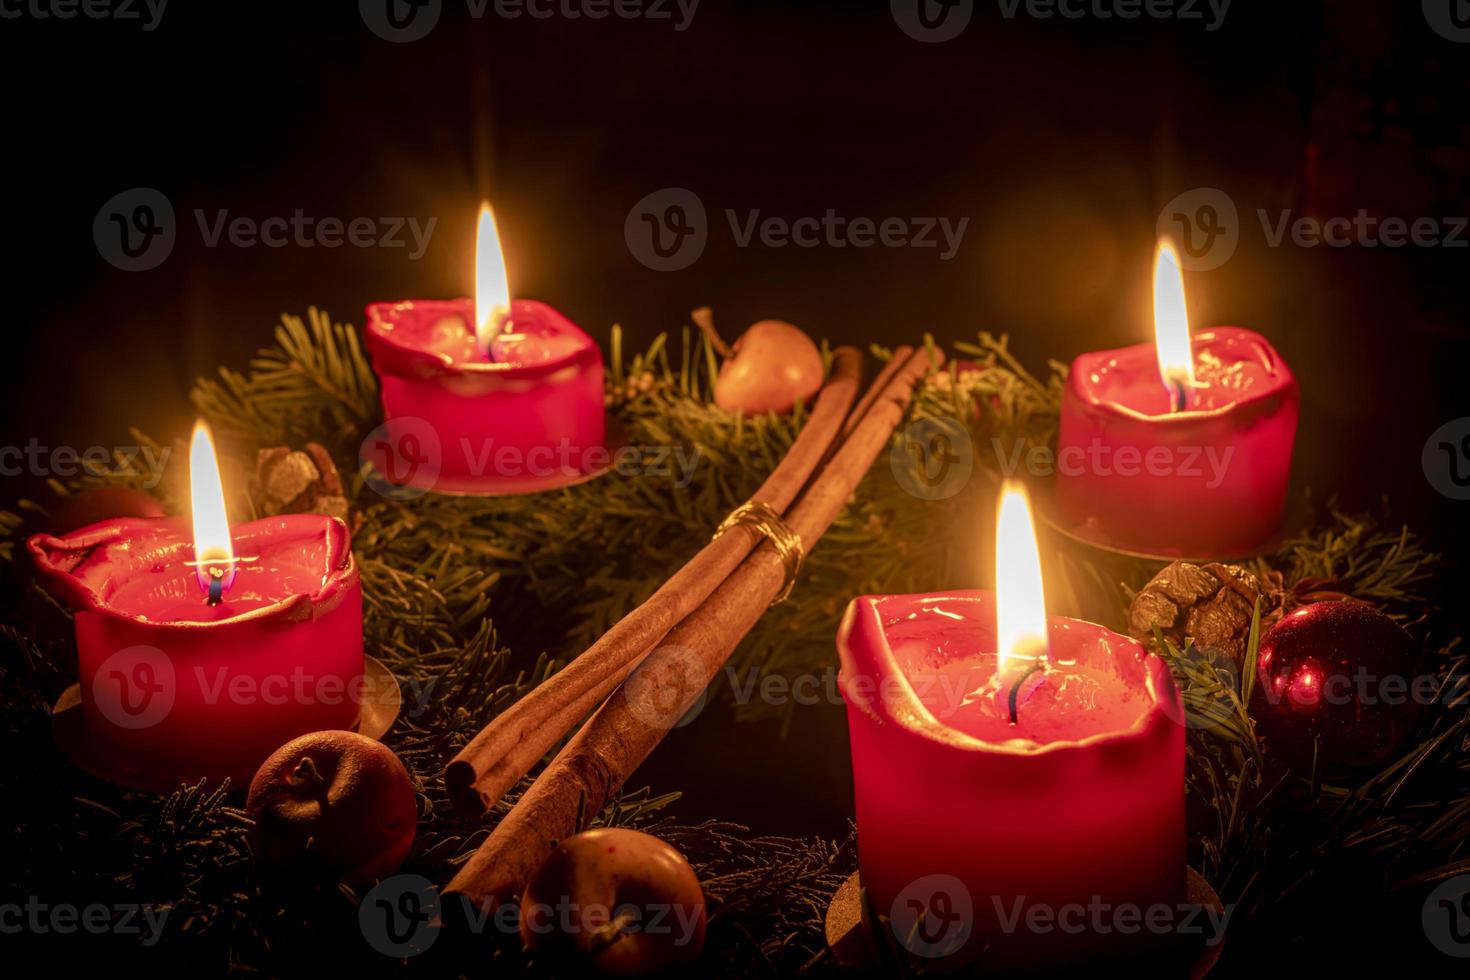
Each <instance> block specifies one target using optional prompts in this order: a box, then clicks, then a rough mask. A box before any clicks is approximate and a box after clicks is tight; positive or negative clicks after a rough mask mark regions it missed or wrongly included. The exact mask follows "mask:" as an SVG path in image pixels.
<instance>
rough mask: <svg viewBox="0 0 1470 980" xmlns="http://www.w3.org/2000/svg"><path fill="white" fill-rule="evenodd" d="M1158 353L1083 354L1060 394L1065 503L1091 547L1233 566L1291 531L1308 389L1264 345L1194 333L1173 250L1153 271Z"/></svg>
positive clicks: (1241, 334)
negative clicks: (1295, 449) (1301, 407)
mask: <svg viewBox="0 0 1470 980" xmlns="http://www.w3.org/2000/svg"><path fill="white" fill-rule="evenodd" d="M1154 276H1155V278H1154V320H1155V334H1156V339H1155V343H1154V344H1140V345H1137V346H1133V347H1124V348H1122V349H1119V350H1110V351H1101V352H1097V353H1091V354H1083V355H1082V356H1080V357H1078V358H1077V359H1076V361H1074V362H1073V364H1072V370H1071V374H1070V376H1069V378H1068V381H1067V386H1066V389H1065V390H1064V392H1063V394H1062V409H1061V428H1060V432H1059V434H1058V438H1057V483H1056V502H1057V508H1058V510H1059V511H1060V513H1061V516H1062V517H1063V518H1064V519H1065V520H1066V521H1067V522H1068V523H1069V524H1071V525H1072V526H1073V527H1074V528H1075V529H1076V530H1077V531H1078V532H1079V533H1080V534H1082V536H1084V537H1088V538H1092V539H1094V540H1096V541H1098V542H1100V543H1102V544H1105V545H1108V546H1111V547H1116V548H1120V549H1123V550H1127V551H1137V552H1144V553H1148V554H1155V555H1161V556H1174V557H1181V556H1188V557H1205V558H1211V557H1226V556H1230V555H1241V554H1247V553H1249V552H1251V551H1252V550H1254V549H1257V548H1259V547H1262V546H1264V545H1266V544H1267V543H1269V542H1270V540H1271V539H1272V538H1273V537H1274V536H1275V535H1276V534H1277V532H1278V531H1279V529H1280V526H1281V520H1282V515H1283V513H1284V511H1285V508H1286V492H1287V481H1288V478H1289V476H1290V471H1291V452H1292V444H1293V442H1294V441H1295V439H1296V423H1297V414H1298V403H1299V396H1298V392H1297V384H1296V379H1295V378H1294V377H1293V376H1292V373H1291V370H1290V369H1289V368H1288V367H1287V366H1286V362H1285V361H1283V360H1282V359H1281V355H1280V354H1278V353H1277V352H1276V350H1275V349H1274V348H1273V347H1272V346H1271V345H1270V344H1269V343H1267V342H1266V339H1265V338H1264V337H1262V336H1260V335H1259V334H1257V333H1255V332H1253V331H1250V330H1245V329H1243V328H1240V327H1217V328H1215V329H1213V330H1208V331H1204V332H1202V333H1199V334H1197V335H1195V336H1194V337H1193V338H1192V339H1191V337H1190V335H1189V320H1188V315H1187V311H1186V307H1185V300H1184V283H1183V277H1182V274H1181V273H1180V270H1179V263H1178V257H1177V255H1176V253H1175V252H1174V250H1173V246H1171V245H1169V244H1167V243H1164V244H1161V246H1160V248H1159V253H1158V257H1157V260H1156V262H1155V273H1154Z"/></svg>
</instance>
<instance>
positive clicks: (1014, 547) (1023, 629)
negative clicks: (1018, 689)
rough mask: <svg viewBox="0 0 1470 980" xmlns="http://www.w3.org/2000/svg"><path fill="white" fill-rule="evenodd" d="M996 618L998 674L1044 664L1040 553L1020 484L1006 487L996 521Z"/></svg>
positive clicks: (1002, 488) (1045, 635)
mask: <svg viewBox="0 0 1470 980" xmlns="http://www.w3.org/2000/svg"><path fill="white" fill-rule="evenodd" d="M995 620H996V623H995V625H996V630H995V639H996V648H995V649H996V658H997V666H996V672H997V674H1000V675H1006V674H1010V673H1014V672H1017V671H1019V670H1025V669H1027V668H1029V667H1033V666H1036V665H1037V664H1040V663H1041V662H1042V661H1044V660H1045V658H1046V654H1047V632H1046V598H1045V595H1044V594H1043V592H1042V585H1041V550H1040V549H1039V548H1038V547H1037V545H1036V531H1035V529H1034V528H1033V527H1032V524H1031V503H1030V500H1029V499H1028V498H1027V496H1026V488H1025V487H1024V486H1022V485H1021V484H1020V483H1018V482H1017V481H1015V480H1007V481H1006V482H1005V484H1004V485H1003V486H1002V487H1001V492H1000V508H999V511H998V515H997V517H996V522H995Z"/></svg>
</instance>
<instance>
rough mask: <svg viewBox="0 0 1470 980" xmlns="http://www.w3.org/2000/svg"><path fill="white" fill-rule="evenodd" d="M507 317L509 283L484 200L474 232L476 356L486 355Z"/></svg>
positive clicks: (496, 234) (503, 258)
mask: <svg viewBox="0 0 1470 980" xmlns="http://www.w3.org/2000/svg"><path fill="white" fill-rule="evenodd" d="M509 316H510V284H509V281H508V279H507V277H506V274H505V255H504V253H503V252H501V250H500V232H499V231H498V230H497V229H496V227H495V212H494V211H491V210H490V204H489V202H488V201H486V202H482V203H481V204H480V222H479V226H478V227H477V228H476V230H475V343H476V344H477V345H478V346H479V348H480V353H482V354H489V353H490V344H491V342H492V341H494V340H495V338H496V337H497V336H498V335H499V334H500V331H501V330H503V329H504V328H505V321H506V320H507V319H508V318H509Z"/></svg>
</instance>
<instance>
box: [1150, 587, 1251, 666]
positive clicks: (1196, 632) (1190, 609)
mask: <svg viewBox="0 0 1470 980" xmlns="http://www.w3.org/2000/svg"><path fill="white" fill-rule="evenodd" d="M1257 595H1261V596H1262V607H1261V616H1262V620H1263V621H1266V619H1267V614H1268V612H1269V611H1270V610H1271V609H1274V608H1275V606H1276V601H1275V599H1274V598H1273V597H1272V596H1271V595H1269V594H1264V593H1262V591H1261V586H1260V583H1259V582H1258V581H1257V580H1256V577H1255V576H1254V575H1252V574H1251V573H1250V572H1248V571H1246V570H1245V569H1244V568H1240V567H1239V566H1236V565H1221V564H1217V563H1211V564H1209V565H1205V566H1203V567H1201V566H1199V565H1191V564H1189V563H1188V562H1183V561H1176V562H1174V563H1173V564H1172V565H1170V566H1169V567H1168V568H1166V569H1164V570H1163V571H1162V572H1160V573H1159V574H1157V575H1155V576H1154V577H1153V579H1152V580H1151V581H1150V582H1149V583H1148V585H1145V586H1144V587H1143V589H1142V590H1141V591H1139V593H1138V595H1136V596H1134V598H1133V604H1132V605H1131V606H1129V607H1128V631H1129V632H1130V633H1132V634H1133V636H1134V638H1135V639H1138V640H1142V641H1143V642H1144V644H1145V645H1146V646H1149V647H1152V646H1153V645H1154V632H1153V631H1154V627H1155V626H1157V627H1158V628H1159V631H1160V632H1162V633H1163V634H1164V636H1165V637H1167V638H1168V639H1169V640H1170V642H1172V643H1173V644H1174V645H1175V646H1178V647H1181V648H1182V647H1183V646H1184V642H1185V637H1191V638H1193V640H1194V645H1195V646H1196V647H1200V648H1203V649H1210V650H1218V651H1220V652H1222V653H1226V654H1229V656H1230V657H1231V658H1232V659H1233V660H1234V661H1235V664H1236V666H1237V667H1238V666H1240V665H1241V664H1242V663H1243V662H1244V660H1245V653H1246V647H1247V646H1248V645H1249V643H1250V633H1251V616H1252V614H1253V613H1254V610H1255V602H1256V596H1257Z"/></svg>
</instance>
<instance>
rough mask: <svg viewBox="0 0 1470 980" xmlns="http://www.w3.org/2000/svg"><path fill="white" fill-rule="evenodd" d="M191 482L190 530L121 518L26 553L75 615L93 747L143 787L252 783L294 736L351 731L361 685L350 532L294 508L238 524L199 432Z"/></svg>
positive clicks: (46, 538)
mask: <svg viewBox="0 0 1470 980" xmlns="http://www.w3.org/2000/svg"><path fill="white" fill-rule="evenodd" d="M190 473H191V496H192V498H193V501H192V509H193V514H194V522H193V527H192V529H191V528H190V527H189V526H187V525H186V524H185V523H183V522H182V521H178V520H173V519H166V518H165V519H144V518H120V519H116V520H109V521H103V522H101V523H98V524H93V525H91V526H89V527H85V528H81V529H79V530H76V531H73V532H71V533H70V534H67V535H65V536H64V537H60V538H57V537H52V536H50V535H37V536H36V537H33V538H31V539H30V541H29V543H28V546H29V550H30V553H31V555H32V556H33V557H34V559H35V561H36V565H37V568H38V569H39V571H40V575H41V579H42V581H43V582H44V584H45V585H46V586H47V587H48V588H49V589H50V590H51V591H52V592H53V593H54V594H55V595H57V596H58V597H59V598H61V599H62V600H63V601H65V602H66V603H67V604H68V605H69V606H70V607H71V608H72V610H73V611H74V612H75V623H76V637H77V661H78V667H79V674H80V681H81V683H80V694H81V700H82V718H83V726H84V729H85V732H86V737H87V739H88V743H89V746H91V747H92V748H93V749H94V750H101V752H102V754H104V755H105V756H106V757H107V766H108V768H109V770H110V771H111V772H113V773H115V774H117V775H119V777H120V778H121V779H122V780H123V781H127V782H130V783H132V784H134V785H138V786H141V787H143V788H160V787H167V786H172V785H177V783H178V782H180V781H196V780H198V779H200V778H203V777H209V778H211V779H222V778H224V777H230V778H232V779H234V780H236V781H239V780H242V779H243V780H248V779H249V777H250V776H251V774H253V773H254V772H255V770H256V768H257V767H258V766H259V765H260V763H261V762H262V761H264V760H265V758H266V757H267V756H269V755H270V753H271V752H273V751H275V750H276V749H277V748H279V747H280V746H281V745H282V744H284V743H285V742H287V741H289V740H291V739H292V738H295V737H296V736H298V735H303V734H306V733H307V732H313V731H319V730H322V729H334V728H352V727H354V726H355V724H356V722H357V718H358V712H359V708H360V705H361V700H362V697H363V691H364V687H363V685H364V677H363V646H362V587H361V585H360V583H359V580H358V572H357V566H356V564H355V563H354V561H353V558H352V550H351V539H350V535H349V533H348V530H347V526H346V525H345V524H343V523H342V522H341V521H340V520H338V519H336V518H333V517H325V516H320V515H314V514H288V515H282V516H279V517H272V518H268V519H265V520H259V521H254V522H252V523H249V524H245V525H242V526H240V527H237V528H234V529H231V528H230V527H229V525H228V523H227V522H226V519H225V506H224V495H223V492H222V489H221V486H220V482H219V471H218V468H217V467H216V465H215V461H214V450H213V445H212V444H211V441H210V438H209V432H208V430H207V429H206V428H205V427H204V425H203V423H200V424H199V425H197V426H196V427H195V430H194V440H193V444H192V447H191V449H190Z"/></svg>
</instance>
